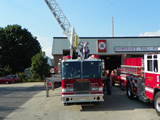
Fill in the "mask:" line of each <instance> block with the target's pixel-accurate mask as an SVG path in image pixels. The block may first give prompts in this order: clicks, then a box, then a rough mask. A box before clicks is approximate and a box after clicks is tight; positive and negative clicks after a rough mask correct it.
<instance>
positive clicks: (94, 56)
mask: <svg viewBox="0 0 160 120" xmlns="http://www.w3.org/2000/svg"><path fill="white" fill-rule="evenodd" d="M89 58H92V59H99V55H91V56H90V57H89Z"/></svg>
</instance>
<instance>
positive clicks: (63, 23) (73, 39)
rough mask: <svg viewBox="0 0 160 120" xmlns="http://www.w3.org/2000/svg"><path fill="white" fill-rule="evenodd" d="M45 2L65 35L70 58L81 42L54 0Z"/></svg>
mask: <svg viewBox="0 0 160 120" xmlns="http://www.w3.org/2000/svg"><path fill="white" fill-rule="evenodd" d="M45 2H46V4H47V5H48V7H49V9H50V10H51V12H52V14H53V16H54V17H55V19H56V20H57V22H58V24H59V25H60V27H61V28H62V30H63V34H65V35H66V37H67V38H68V40H69V42H70V56H71V57H72V56H73V51H76V50H77V47H78V46H77V45H78V44H80V43H81V41H80V39H79V37H78V36H77V34H76V32H75V30H74V27H72V25H71V24H70V22H69V21H68V19H67V17H66V16H65V15H64V13H63V11H62V10H61V8H60V7H59V5H58V3H57V2H56V0H45ZM77 52H78V51H77Z"/></svg>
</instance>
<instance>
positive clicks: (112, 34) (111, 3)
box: [111, 0, 114, 37]
mask: <svg viewBox="0 0 160 120" xmlns="http://www.w3.org/2000/svg"><path fill="white" fill-rule="evenodd" d="M111 16H112V37H114V20H113V15H112V0H111Z"/></svg>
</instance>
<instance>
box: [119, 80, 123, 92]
mask: <svg viewBox="0 0 160 120" xmlns="http://www.w3.org/2000/svg"><path fill="white" fill-rule="evenodd" d="M120 88H121V90H123V83H122V82H120Z"/></svg>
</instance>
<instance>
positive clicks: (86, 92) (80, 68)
mask: <svg viewBox="0 0 160 120" xmlns="http://www.w3.org/2000/svg"><path fill="white" fill-rule="evenodd" d="M45 2H46V4H47V5H48V7H49V9H50V10H51V12H52V14H53V16H54V17H55V19H56V20H57V22H58V24H59V25H60V27H61V28H62V30H63V33H64V34H65V35H66V37H67V38H68V40H69V42H70V55H69V56H64V57H63V58H62V59H63V60H61V61H60V63H59V68H58V71H59V72H60V73H61V77H62V80H61V86H62V103H64V104H68V103H81V102H82V103H83V102H101V101H103V82H102V77H101V67H102V68H104V63H103V61H101V60H100V59H99V56H98V55H92V56H91V57H90V58H88V59H83V58H82V57H79V58H78V57H77V56H79V55H80V49H81V46H82V44H83V42H82V41H81V40H80V39H79V37H78V35H77V34H76V32H75V29H74V28H73V27H72V26H71V24H70V23H69V21H68V19H67V17H66V16H65V15H64V13H63V11H62V10H61V8H60V7H59V5H58V3H57V2H56V0H45ZM73 53H78V54H76V57H74V56H75V55H74V54H73Z"/></svg>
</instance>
